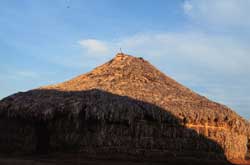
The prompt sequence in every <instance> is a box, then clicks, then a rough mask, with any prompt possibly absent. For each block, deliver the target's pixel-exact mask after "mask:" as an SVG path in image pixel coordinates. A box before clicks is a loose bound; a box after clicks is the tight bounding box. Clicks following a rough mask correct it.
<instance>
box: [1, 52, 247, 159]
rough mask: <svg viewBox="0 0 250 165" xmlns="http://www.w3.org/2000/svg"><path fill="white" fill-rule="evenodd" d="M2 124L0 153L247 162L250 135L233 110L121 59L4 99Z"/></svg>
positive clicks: (137, 63)
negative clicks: (215, 159)
mask: <svg viewBox="0 0 250 165" xmlns="http://www.w3.org/2000/svg"><path fill="white" fill-rule="evenodd" d="M0 122H2V123H8V128H6V127H4V126H3V125H2V124H1V126H0V130H1V131H2V132H4V134H2V135H0V145H1V146H2V147H0V148H1V150H2V152H5V151H6V149H9V150H10V148H11V150H10V151H9V152H15V151H22V152H28V153H30V152H34V151H35V150H39V151H41V152H42V151H47V150H50V151H69V150H74V151H78V152H85V153H88V154H90V153H96V152H100V153H123V154H124V153H125V154H127V155H139V156H141V157H148V156H149V157H156V158H157V159H160V158H167V157H168V156H172V157H176V156H177V157H178V156H180V157H182V156H191V157H202V158H220V159H223V158H227V159H243V158H244V157H245V155H246V152H247V147H246V146H247V134H248V133H249V132H248V130H249V126H247V124H248V123H247V121H245V120H244V119H243V118H241V117H240V116H238V115H237V114H236V113H235V112H233V111H232V110H231V109H229V108H228V107H226V106H224V105H221V104H218V103H215V102H212V101H210V100H208V99H207V98H205V97H203V96H200V95H198V94H196V93H194V92H193V91H191V90H190V89H188V88H186V87H184V86H182V85H181V84H179V83H177V82H176V81H175V80H173V79H171V78H169V77H167V76H166V75H164V74H163V73H161V72H160V71H159V70H157V69H156V68H155V67H153V66H152V65H151V64H150V63H148V62H147V61H145V60H144V59H142V58H135V57H132V56H129V55H124V54H117V55H116V57H115V58H114V59H112V60H111V61H109V62H107V63H105V64H104V65H101V66H99V67H97V68H96V69H94V70H93V71H91V72H89V73H87V74H84V75H80V76H78V77H76V78H74V79H72V80H69V81H66V82H64V83H60V84H55V85H50V86H45V87H41V88H39V89H35V90H31V91H28V92H24V93H17V94H15V95H12V96H9V97H7V98H5V99H3V100H1V102H0ZM3 135H8V136H3ZM10 146H11V147H10ZM24 146H26V147H24ZM22 148H24V149H22ZM166 155H167V156H166Z"/></svg>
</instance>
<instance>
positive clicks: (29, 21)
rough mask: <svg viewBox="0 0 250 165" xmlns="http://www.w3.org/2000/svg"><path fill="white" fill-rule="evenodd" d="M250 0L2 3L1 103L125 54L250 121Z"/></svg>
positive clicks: (33, 0) (38, 0) (40, 0)
mask: <svg viewBox="0 0 250 165" xmlns="http://www.w3.org/2000/svg"><path fill="white" fill-rule="evenodd" d="M249 9H250V1H249V0H53V1H52V0H1V1H0V98H3V97H6V96H8V95H10V94H13V93H15V92H18V91H25V90H29V89H32V88H36V87H39V86H42V85H47V84H51V83H58V82H62V81H65V80H68V79H70V78H72V77H74V76H76V75H79V74H82V73H85V72H87V71H90V70H91V69H93V68H94V67H96V66H97V65H100V64H102V63H104V62H106V61H107V60H108V59H111V58H112V57H113V56H114V55H115V54H116V53H117V52H118V51H119V48H120V47H121V48H122V49H123V52H125V53H127V54H132V55H135V56H141V57H144V58H145V59H147V60H149V61H150V62H151V63H152V64H153V65H155V66H156V67H157V68H159V69H160V70H162V71H163V72H164V73H166V74H167V75H169V76H171V77H172V78H174V79H176V80H177V81H179V82H180V83H182V84H184V85H185V86H187V87H189V88H191V89H192V90H194V91H196V92H198V93H200V94H202V95H204V96H206V97H208V98H209V99H212V100H215V101H217V102H220V103H222V104H225V105H227V106H229V107H231V108H232V109H234V110H235V111H236V112H238V113H239V114H240V115H242V116H244V117H245V118H248V119H249V118H250V94H249V93H250V85H249V84H250V10H249Z"/></svg>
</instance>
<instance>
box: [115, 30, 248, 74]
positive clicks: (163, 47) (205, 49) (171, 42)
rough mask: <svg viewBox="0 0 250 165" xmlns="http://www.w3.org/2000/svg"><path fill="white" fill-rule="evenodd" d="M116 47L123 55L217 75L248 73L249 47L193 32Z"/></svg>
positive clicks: (137, 37)
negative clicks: (161, 61)
mask: <svg viewBox="0 0 250 165" xmlns="http://www.w3.org/2000/svg"><path fill="white" fill-rule="evenodd" d="M110 45H112V44H110ZM118 45H119V46H117V47H122V48H123V49H124V51H125V52H126V50H127V52H129V53H131V54H136V55H137V54H139V55H140V54H141V55H144V56H147V57H149V58H151V57H154V58H157V57H161V59H165V60H168V61H173V62H175V63H180V62H181V61H182V60H183V61H185V62H186V63H190V64H192V65H194V66H199V65H202V66H203V67H204V68H208V69H213V70H215V71H220V72H222V71H223V72H228V73H230V72H232V73H245V72H249V66H250V55H249V52H250V47H249V46H248V45H247V44H246V43H244V42H240V41H237V40H233V39H230V38H225V37H220V36H213V35H208V34H205V33H194V32H179V33H178V32H176V33H174V32H172V33H158V34H139V35H135V36H131V37H127V38H124V39H121V40H120V41H119V42H118ZM152 59H153V58H152ZM178 61H179V62H178Z"/></svg>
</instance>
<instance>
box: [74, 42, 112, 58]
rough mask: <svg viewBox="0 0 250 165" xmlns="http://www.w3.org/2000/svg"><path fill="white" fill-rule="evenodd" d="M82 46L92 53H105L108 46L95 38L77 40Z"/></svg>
mask: <svg viewBox="0 0 250 165" xmlns="http://www.w3.org/2000/svg"><path fill="white" fill-rule="evenodd" d="M78 43H79V44H80V45H81V46H82V47H83V48H85V49H86V50H87V52H88V53H89V54H92V55H105V54H107V53H108V51H109V50H108V46H107V45H106V43H105V42H102V41H100V40H96V39H86V40H81V41H79V42H78Z"/></svg>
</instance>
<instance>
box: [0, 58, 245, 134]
mask: <svg viewBox="0 0 250 165" xmlns="http://www.w3.org/2000/svg"><path fill="white" fill-rule="evenodd" d="M91 90H92V92H88V94H86V93H85V94H76V93H77V92H82V91H91ZM95 90H100V91H105V92H109V93H112V94H115V95H119V96H126V97H130V98H133V99H136V100H140V101H143V102H147V103H150V104H154V105H156V106H158V107H160V108H162V109H164V110H166V111H168V112H169V113H171V114H172V115H174V116H175V117H177V118H178V119H180V120H181V121H183V122H184V123H194V124H200V123H201V124H204V123H208V124H209V125H215V126H223V127H227V128H229V129H232V130H235V131H237V132H240V133H241V134H247V132H248V131H247V129H248V127H247V121H246V120H244V119H243V118H242V117H240V116H239V115H237V114H236V113H235V112H234V111H232V110H231V109H230V108H228V107H226V106H224V105H221V104H218V103H216V102H213V101H210V100H208V99H207V98H205V97H203V96H201V95H199V94H197V93H195V92H193V91H192V90H190V89H188V88H186V87H184V86H182V85H181V84H179V83H178V82H176V81H175V80H173V79H171V78H169V77H168V76H166V75H165V74H163V73H162V72H160V71H159V70H158V69H156V68H155V67H154V66H152V65H151V64H150V63H149V62H147V61H146V60H144V59H142V58H136V57H133V56H129V55H125V54H117V55H116V57H115V58H113V59H112V60H110V61H109V62H107V63H105V64H103V65H101V66H99V67H97V68H95V69H94V70H92V71H91V72H89V73H86V74H83V75H80V76H77V77H75V78H73V79H71V80H69V81H66V82H63V83H59V84H55V85H50V86H44V87H40V88H38V89H34V90H30V91H27V92H21V93H17V94H14V95H11V96H9V97H7V98H4V99H3V100H1V101H0V115H9V116H22V117H24V118H25V117H27V118H33V119H34V118H40V119H44V120H46V119H49V118H51V117H53V115H54V114H55V112H57V111H67V113H71V114H77V113H79V112H80V111H81V110H82V107H83V106H90V107H91V106H92V108H95V107H97V106H95V105H98V104H101V105H98V107H106V108H107V107H108V108H107V109H106V110H103V111H105V113H106V112H107V111H111V110H113V109H115V108H114V107H113V108H112V102H108V101H106V102H99V103H98V102H96V103H95V105H88V103H90V102H91V104H92V103H93V102H92V101H89V99H93V100H95V97H97V96H94V95H93V97H92V96H90V95H91V94H90V93H93V92H94V91H95ZM62 91H63V93H62ZM100 97H102V96H100ZM93 104H94V103H93ZM99 109H101V108H99ZM99 109H97V110H96V109H94V110H93V111H92V112H95V113H101V110H99ZM100 116H102V115H100ZM159 120H160V119H159Z"/></svg>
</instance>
